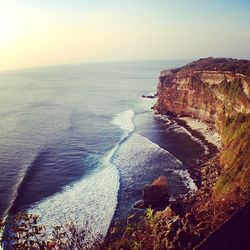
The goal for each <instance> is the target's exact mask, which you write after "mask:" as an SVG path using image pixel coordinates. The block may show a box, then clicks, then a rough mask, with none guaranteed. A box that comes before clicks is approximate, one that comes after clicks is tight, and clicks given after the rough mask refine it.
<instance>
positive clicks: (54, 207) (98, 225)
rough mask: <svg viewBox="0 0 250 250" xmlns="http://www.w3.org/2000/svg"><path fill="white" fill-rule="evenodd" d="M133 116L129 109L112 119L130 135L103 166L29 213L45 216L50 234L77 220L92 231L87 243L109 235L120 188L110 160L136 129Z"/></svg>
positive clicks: (101, 164) (45, 223)
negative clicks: (58, 227) (60, 225)
mask: <svg viewBox="0 0 250 250" xmlns="http://www.w3.org/2000/svg"><path fill="white" fill-rule="evenodd" d="M133 117H134V111H133V110H127V111H124V112H122V113H119V114H117V115H115V117H114V118H113V119H112V121H111V122H112V123H113V124H115V125H117V126H118V127H120V128H121V129H123V130H124V131H125V132H126V133H125V134H124V135H123V136H122V138H121V140H120V141H119V142H118V143H117V144H116V145H115V146H114V147H113V148H112V149H111V150H110V151H109V152H108V153H107V154H106V155H104V156H103V157H102V159H101V160H100V162H99V167H97V168H96V169H95V170H94V171H93V172H92V173H91V174H89V175H88V176H85V177H84V178H83V179H82V180H81V181H78V182H77V183H75V184H73V185H70V186H67V187H66V188H64V189H63V191H62V192H60V193H57V194H55V195H53V196H51V197H49V198H47V199H45V200H43V201H42V202H40V203H37V204H35V205H33V207H32V208H31V209H30V210H29V211H30V212H31V213H33V214H38V215H41V220H40V223H41V224H43V225H46V228H47V232H48V234H47V235H49V234H50V233H51V232H52V230H53V226H56V225H58V224H66V223H67V222H69V221H74V223H75V224H76V225H77V226H78V228H82V229H86V230H87V232H89V234H88V235H87V236H86V241H89V242H93V241H94V240H95V239H97V238H98V237H100V236H105V235H106V234H107V231H108V229H109V226H110V223H111V221H112V218H113V216H114V212H115V209H116V206H117V195H118V190H119V185H120V183H119V173H118V170H117V168H116V166H115V165H114V164H112V163H111V162H110V161H111V158H112V157H113V155H114V153H115V151H116V150H117V148H118V147H119V145H120V144H121V143H122V142H123V140H124V139H125V138H126V137H127V136H128V135H129V132H132V131H133V130H134V128H135V126H134V124H133ZM97 184H98V185H97Z"/></svg>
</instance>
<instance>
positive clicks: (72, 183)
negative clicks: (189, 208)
mask: <svg viewBox="0 0 250 250" xmlns="http://www.w3.org/2000/svg"><path fill="white" fill-rule="evenodd" d="M186 63H187V61H183V60H172V61H138V62H117V63H92V64H76V65H61V66H50V67H41V68H34V69H23V70H16V71H6V72H1V73H0V107H1V108H0V128H1V129H0V217H6V216H8V215H10V214H16V213H17V212H19V211H21V210H27V211H28V212H30V213H33V214H39V215H40V216H41V217H40V220H41V223H43V224H45V225H46V226H47V228H52V226H54V225H58V224H64V223H66V222H68V221H70V220H73V221H74V222H75V223H76V224H77V226H78V227H80V228H81V227H82V228H85V227H88V228H90V229H91V236H90V237H96V236H98V235H105V234H106V233H107V231H108V228H109V226H110V223H111V222H112V219H114V218H124V217H126V216H127V214H129V213H131V212H133V211H134V209H133V204H134V203H135V202H136V201H137V200H139V199H141V196H142V190H143V187H144V186H145V185H146V184H149V183H150V182H152V181H153V180H154V179H155V178H157V177H158V176H160V175H165V176H166V177H167V179H168V183H169V190H170V193H171V196H172V197H176V196H180V195H183V194H185V193H187V192H192V191H194V190H195V189H196V186H195V184H194V182H193V180H192V179H191V177H190V175H189V173H188V166H189V167H190V166H191V165H192V164H193V165H194V164H195V162H197V159H199V158H200V157H201V156H202V155H204V154H206V150H207V149H206V147H205V145H203V144H202V142H201V141H200V140H199V139H197V138H195V137H194V136H193V135H192V134H190V133H189V132H188V131H187V130H186V129H185V128H184V127H182V126H180V125H178V124H177V123H176V122H175V121H174V120H171V119H170V118H167V117H164V116H157V115H154V113H153V111H152V110H151V107H152V106H153V105H154V103H155V102H156V99H147V98H142V97H141V96H142V95H148V94H154V93H156V89H157V82H158V76H159V73H160V70H162V69H167V68H173V67H178V66H182V65H184V64H186Z"/></svg>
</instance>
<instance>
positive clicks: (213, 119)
mask: <svg viewBox="0 0 250 250" xmlns="http://www.w3.org/2000/svg"><path fill="white" fill-rule="evenodd" d="M157 95H158V100H157V103H156V104H155V106H154V110H155V111H156V112H158V113H161V114H167V115H168V114H169V115H174V116H190V117H193V118H197V119H200V120H203V121H206V122H208V123H210V124H211V125H212V126H214V128H215V129H216V130H217V131H218V132H219V134H220V135H221V138H222V143H223V148H222V150H221V156H220V163H221V167H222V173H221V175H220V177H219V179H218V181H217V182H216V184H215V185H214V188H213V196H214V197H215V198H216V199H225V198H227V197H228V198H230V199H233V197H239V195H240V196H242V197H244V199H249V198H250V61H248V60H236V59H224V58H217V59H215V58H206V59H200V60H198V61H195V62H193V63H190V64H188V65H186V66H184V67H181V68H177V69H172V70H163V71H162V72H161V74H160V77H159V84H158V89H157Z"/></svg>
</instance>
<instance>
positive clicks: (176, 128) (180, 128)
mask: <svg viewBox="0 0 250 250" xmlns="http://www.w3.org/2000/svg"><path fill="white" fill-rule="evenodd" d="M156 117H157V118H160V119H161V120H163V121H164V122H166V125H169V126H168V129H172V130H173V131H174V132H177V133H182V134H187V135H188V136H189V137H190V138H191V140H193V141H195V142H197V143H198V144H199V145H200V146H201V147H202V148H203V150H204V155H208V154H209V148H208V147H207V145H205V144H204V143H203V141H202V140H201V139H199V138H197V137H195V136H193V135H192V133H190V131H188V130H187V129H186V128H184V127H183V126H181V125H179V124H177V122H176V121H173V120H171V121H170V119H168V118H167V117H166V116H165V115H159V114H158V115H156ZM171 123H172V124H171Z"/></svg>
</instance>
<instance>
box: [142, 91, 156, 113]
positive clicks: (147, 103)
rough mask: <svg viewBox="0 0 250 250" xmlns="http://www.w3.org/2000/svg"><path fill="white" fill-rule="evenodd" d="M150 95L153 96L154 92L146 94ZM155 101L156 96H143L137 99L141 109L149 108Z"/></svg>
mask: <svg viewBox="0 0 250 250" xmlns="http://www.w3.org/2000/svg"><path fill="white" fill-rule="evenodd" d="M148 95H151V96H154V93H153V94H152V93H151V94H148ZM155 103H156V98H145V97H140V98H139V99H138V104H139V107H140V108H141V109H142V111H149V110H151V107H152V106H154V105H155Z"/></svg>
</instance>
